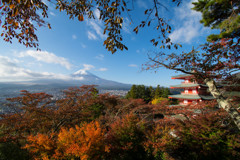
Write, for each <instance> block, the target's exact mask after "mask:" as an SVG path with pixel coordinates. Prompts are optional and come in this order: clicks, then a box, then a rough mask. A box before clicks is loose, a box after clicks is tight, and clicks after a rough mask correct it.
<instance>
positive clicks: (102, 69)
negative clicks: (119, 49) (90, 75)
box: [98, 68, 108, 71]
mask: <svg viewBox="0 0 240 160" xmlns="http://www.w3.org/2000/svg"><path fill="white" fill-rule="evenodd" d="M107 70H108V69H107V68H99V69H98V71H107Z"/></svg>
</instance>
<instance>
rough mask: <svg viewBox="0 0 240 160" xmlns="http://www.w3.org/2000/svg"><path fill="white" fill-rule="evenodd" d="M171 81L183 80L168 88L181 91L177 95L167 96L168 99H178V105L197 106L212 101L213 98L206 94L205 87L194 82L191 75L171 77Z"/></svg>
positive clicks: (200, 83)
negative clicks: (181, 90)
mask: <svg viewBox="0 0 240 160" xmlns="http://www.w3.org/2000/svg"><path fill="white" fill-rule="evenodd" d="M172 79H180V80H184V81H183V82H182V83H181V84H179V85H174V86H170V88H179V89H183V92H181V94H178V95H169V98H172V99H178V100H179V101H180V103H179V104H180V105H188V104H197V103H198V102H201V101H203V100H212V99H214V98H213V96H212V95H211V94H210V93H209V92H208V87H207V85H205V84H203V82H201V81H199V80H196V79H195V77H194V76H193V75H191V74H182V75H178V76H173V77H172Z"/></svg>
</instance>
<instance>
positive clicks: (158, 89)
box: [154, 85, 162, 98]
mask: <svg viewBox="0 0 240 160" xmlns="http://www.w3.org/2000/svg"><path fill="white" fill-rule="evenodd" d="M160 97H162V89H161V88H160V86H159V85H157V88H156V89H155V94H154V98H160Z"/></svg>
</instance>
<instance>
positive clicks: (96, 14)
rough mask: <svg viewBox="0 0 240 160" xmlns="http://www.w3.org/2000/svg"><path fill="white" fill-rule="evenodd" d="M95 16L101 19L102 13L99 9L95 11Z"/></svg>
mask: <svg viewBox="0 0 240 160" xmlns="http://www.w3.org/2000/svg"><path fill="white" fill-rule="evenodd" d="M94 16H95V17H96V18H98V19H99V18H100V11H99V10H98V9H95V10H94Z"/></svg>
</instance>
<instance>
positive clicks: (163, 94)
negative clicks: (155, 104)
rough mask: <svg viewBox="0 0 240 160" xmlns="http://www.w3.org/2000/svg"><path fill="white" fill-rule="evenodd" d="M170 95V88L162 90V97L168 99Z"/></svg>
mask: <svg viewBox="0 0 240 160" xmlns="http://www.w3.org/2000/svg"><path fill="white" fill-rule="evenodd" d="M168 95H170V90H169V89H168V88H162V97H163V98H168Z"/></svg>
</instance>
